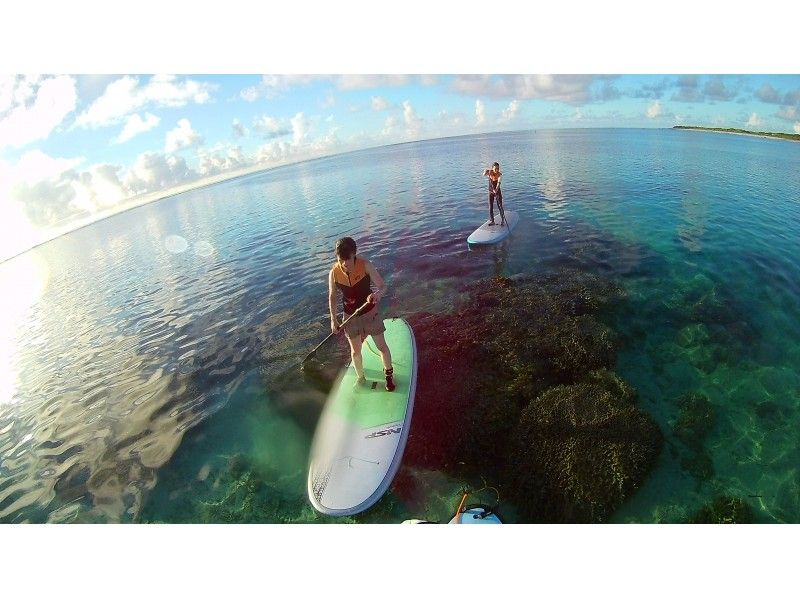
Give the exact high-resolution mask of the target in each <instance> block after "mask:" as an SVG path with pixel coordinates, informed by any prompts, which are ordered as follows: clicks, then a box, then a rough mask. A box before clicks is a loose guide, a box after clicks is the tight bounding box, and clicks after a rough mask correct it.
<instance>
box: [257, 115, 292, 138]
mask: <svg viewBox="0 0 800 598" xmlns="http://www.w3.org/2000/svg"><path fill="white" fill-rule="evenodd" d="M253 127H254V128H255V130H256V131H257V132H258V133H261V134H262V135H264V136H265V137H266V138H267V139H274V138H275V137H283V136H284V135H289V134H290V133H291V132H292V127H291V125H290V124H289V122H288V121H287V120H286V119H278V118H275V117H274V116H267V115H264V116H262V117H260V118H257V119H256V120H255V122H254V124H253Z"/></svg>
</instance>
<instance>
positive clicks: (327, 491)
mask: <svg viewBox="0 0 800 598" xmlns="http://www.w3.org/2000/svg"><path fill="white" fill-rule="evenodd" d="M383 324H384V326H385V327H386V332H385V333H384V338H385V339H386V342H387V344H388V345H389V349H390V350H391V351H392V367H393V368H394V382H395V385H396V386H397V388H395V390H394V391H393V392H388V391H387V390H386V387H385V382H386V378H385V377H384V375H383V364H382V363H381V358H380V353H379V352H378V350H377V348H376V347H375V344H374V342H373V340H372V338H370V337H368V338H367V341H366V342H365V343H364V345H363V348H362V350H361V355H362V358H363V363H364V374H365V376H366V378H367V384H366V385H364V386H354V384H355V381H356V372H355V368H354V367H353V364H352V363H351V364H350V365H349V366H348V367H347V368H346V369H345V371H344V373H343V374H342V375H340V376H339V378H338V380H337V382H336V383H335V384H334V387H333V389H332V390H331V394H330V396H329V397H328V400H327V402H326V404H325V408H324V409H323V412H322V415H321V416H320V420H319V422H318V423H317V429H316V431H315V433H314V440H313V442H312V448H311V454H310V458H309V466H308V498H309V500H310V501H311V504H312V506H313V507H314V508H315V509H316V510H317V511H319V512H320V513H323V514H325V515H335V516H341V515H354V514H356V513H360V512H361V511H364V510H366V509H368V508H369V507H371V506H372V505H374V504H375V503H376V502H378V500H379V499H380V498H381V496H383V494H384V493H385V492H386V490H388V489H389V485H390V484H391V483H392V479H393V478H394V476H395V474H396V473H397V470H398V469H399V468H400V462H401V460H402V458H403V451H404V450H405V447H406V440H407V439H408V431H409V427H410V425H411V413H412V411H413V408H414V392H415V390H416V386H417V346H416V342H415V340H414V332H413V331H412V330H411V326H409V325H408V323H407V322H406V321H405V320H404V319H402V318H392V319H386V320H384V321H383Z"/></svg>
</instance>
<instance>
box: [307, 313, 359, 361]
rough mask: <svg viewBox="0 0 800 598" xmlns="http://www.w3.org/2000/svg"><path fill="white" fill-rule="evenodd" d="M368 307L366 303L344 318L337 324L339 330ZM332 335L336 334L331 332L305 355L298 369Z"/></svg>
mask: <svg viewBox="0 0 800 598" xmlns="http://www.w3.org/2000/svg"><path fill="white" fill-rule="evenodd" d="M369 305H370V303H369V302H367V303H365V304H364V305H362V306H361V307H359V308H358V309H357V310H356V311H354V312H353V313H352V314H350V315H349V316H347V318H345V321H344V322H342V323H341V324H339V328H344V326H345V324H347V323H348V322H349V321H350V320H351V319H352V318H354V317H356V316H360V315H361V313H362V311H363V310H364V308H365V307H368V306H369ZM334 334H336V333H335V332H331V333H330V334H329V335H328V336H326V337H325V339H324V340H323V341H322V342H321V343H320V344H318V345H317V346H316V347H314V349H313V350H312V351H311V353H309V354H308V355H306V356H305V357H304V358H303V361H301V362H300V367H301V368H302V367H303V364H304V363H305V362H306V361H308V360H309V359H311V358H312V357H313V356H314V353H316V352H317V349H319V348H320V347H321V346H322V345H324V344H325V343H326V342H327V341H328V339H330V338H331V337H332V336H333V335H334Z"/></svg>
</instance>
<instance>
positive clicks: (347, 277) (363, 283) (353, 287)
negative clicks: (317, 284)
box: [331, 257, 375, 316]
mask: <svg viewBox="0 0 800 598" xmlns="http://www.w3.org/2000/svg"><path fill="white" fill-rule="evenodd" d="M331 271H332V272H333V281H334V283H336V288H338V289H339V290H340V291H341V292H342V308H343V309H344V313H345V314H346V315H348V316H349V315H350V314H352V313H353V312H354V311H356V310H357V309H358V308H359V307H361V306H362V305H364V303H366V302H367V297H369V295H370V293H372V287H371V286H370V285H371V281H370V278H369V274H367V264H366V261H365V260H363V259H361V258H359V257H356V259H355V266H354V267H353V269H352V270H351V271H350V274H348V273H347V272H345V271H344V269H343V268H342V267H341V266H340V265H339V263H338V262H337V263H336V264H334V266H333V268H331ZM374 308H375V305H374V304H370V305H369V306H368V307H367V308H366V309H365V310H364V311H363V312H361V313H362V314H365V313H367V312H370V311H372V310H373V309H374Z"/></svg>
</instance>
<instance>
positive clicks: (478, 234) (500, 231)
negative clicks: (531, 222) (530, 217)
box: [467, 210, 519, 245]
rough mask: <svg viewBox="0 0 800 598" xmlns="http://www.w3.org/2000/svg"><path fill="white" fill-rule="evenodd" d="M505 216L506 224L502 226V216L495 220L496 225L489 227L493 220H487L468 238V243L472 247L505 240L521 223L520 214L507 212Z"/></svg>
mask: <svg viewBox="0 0 800 598" xmlns="http://www.w3.org/2000/svg"><path fill="white" fill-rule="evenodd" d="M505 214H506V224H504V225H503V226H500V214H496V215H495V219H494V221H495V223H496V224H495V225H494V226H489V223H490V222H491V220H487V221H486V222H484V223H483V224H481V225H480V226H479V227H478V228H476V229H475V230H474V231H473V232H472V234H470V236H469V237H467V243H469V244H470V245H491V244H493V243H497V242H499V241H502V240H503V239H505V238H506V237H507V236H508V235H510V234H511V231H512V230H514V227H515V226H516V225H517V222H519V214H518V213H517V212H512V211H511V210H506V211H505Z"/></svg>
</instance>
